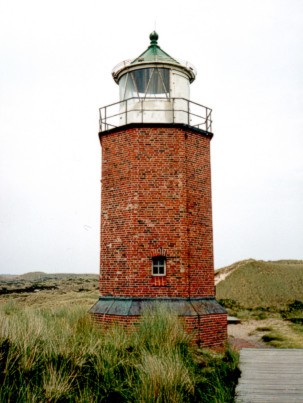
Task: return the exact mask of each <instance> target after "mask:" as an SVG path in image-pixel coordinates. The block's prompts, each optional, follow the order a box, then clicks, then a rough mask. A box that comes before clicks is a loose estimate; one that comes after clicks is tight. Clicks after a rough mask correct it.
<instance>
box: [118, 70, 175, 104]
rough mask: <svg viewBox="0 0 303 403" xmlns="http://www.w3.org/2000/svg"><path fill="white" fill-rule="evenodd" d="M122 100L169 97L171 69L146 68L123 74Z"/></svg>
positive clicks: (120, 84) (121, 84)
mask: <svg viewBox="0 0 303 403" xmlns="http://www.w3.org/2000/svg"><path fill="white" fill-rule="evenodd" d="M119 87H120V100H124V99H129V98H133V97H138V98H169V90H170V86H169V69H165V68H158V67H152V68H145V69H139V70H134V71H131V72H128V73H126V74H125V75H123V76H122V77H121V79H120V81H119Z"/></svg>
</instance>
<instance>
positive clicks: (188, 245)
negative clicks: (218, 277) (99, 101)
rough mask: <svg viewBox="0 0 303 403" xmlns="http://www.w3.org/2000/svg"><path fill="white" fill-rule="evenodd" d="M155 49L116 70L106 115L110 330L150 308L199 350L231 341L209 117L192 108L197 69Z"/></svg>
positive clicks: (104, 275)
mask: <svg viewBox="0 0 303 403" xmlns="http://www.w3.org/2000/svg"><path fill="white" fill-rule="evenodd" d="M150 40H151V42H150V46H149V47H148V48H147V50H146V51H145V52H143V53H142V54H141V55H140V56H139V57H137V58H136V59H134V60H127V61H125V62H122V63H120V64H119V65H118V66H116V67H115V68H114V70H113V73H112V74H113V78H114V80H115V82H116V83H117V84H118V85H119V90H120V101H119V102H117V103H115V104H112V105H108V106H106V107H103V108H101V109H100V132H99V137H100V142H101V147H102V198H101V199H102V200H101V258H100V294H101V296H100V298H99V300H98V302H97V303H96V304H95V305H94V306H93V307H92V308H91V310H90V313H91V314H92V315H93V316H94V319H95V320H97V321H99V322H101V323H104V324H108V323H113V322H119V323H123V324H126V325H127V324H132V323H135V322H137V321H138V320H139V318H140V315H141V313H142V311H143V310H144V308H146V307H149V306H152V305H153V304H155V303H157V304H161V303H163V304H166V305H168V306H170V307H171V308H172V309H174V310H176V312H177V313H178V315H180V316H181V317H182V319H183V321H184V323H185V326H186V327H187V329H188V330H189V331H191V332H192V333H193V334H194V337H195V339H196V341H197V342H199V343H200V344H201V345H202V346H204V347H219V346H222V345H223V344H224V342H225V341H226V329H227V315H226V312H225V310H224V309H223V308H222V307H221V306H220V305H219V304H218V302H217V301H216V299H215V286H214V263H213V231H212V200H211V170H210V140H211V138H212V136H213V134H212V129H211V109H209V108H206V107H204V106H202V105H199V104H197V103H194V102H192V101H190V97H189V85H190V83H191V82H193V81H194V79H195V76H196V72H195V69H194V68H193V67H192V66H191V65H190V64H188V63H185V62H179V61H177V60H175V59H173V58H172V57H170V56H169V55H168V54H167V53H166V52H164V51H163V50H162V49H161V48H160V47H159V46H158V35H157V33H156V32H153V33H152V34H151V35H150Z"/></svg>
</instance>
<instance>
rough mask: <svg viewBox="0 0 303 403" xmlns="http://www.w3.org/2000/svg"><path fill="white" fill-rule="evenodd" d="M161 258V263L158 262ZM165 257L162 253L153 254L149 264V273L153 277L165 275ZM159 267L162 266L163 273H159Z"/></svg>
mask: <svg viewBox="0 0 303 403" xmlns="http://www.w3.org/2000/svg"><path fill="white" fill-rule="evenodd" d="M160 259H162V261H163V263H162V262H160ZM166 260H167V259H166V257H165V256H163V255H158V256H153V257H152V264H151V274H152V276H154V277H165V276H166ZM160 268H163V273H159V271H160Z"/></svg>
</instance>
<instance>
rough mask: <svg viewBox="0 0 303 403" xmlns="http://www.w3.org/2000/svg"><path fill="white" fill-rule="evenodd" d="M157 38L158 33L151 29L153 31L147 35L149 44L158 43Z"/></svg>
mask: <svg viewBox="0 0 303 403" xmlns="http://www.w3.org/2000/svg"><path fill="white" fill-rule="evenodd" d="M158 38H159V35H158V34H157V32H156V31H153V32H152V33H151V34H150V35H149V39H150V44H151V45H157V44H158Z"/></svg>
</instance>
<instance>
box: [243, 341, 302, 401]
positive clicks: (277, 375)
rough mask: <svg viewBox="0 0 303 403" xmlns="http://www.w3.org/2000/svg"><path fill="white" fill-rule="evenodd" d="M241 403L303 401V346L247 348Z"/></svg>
mask: <svg viewBox="0 0 303 403" xmlns="http://www.w3.org/2000/svg"><path fill="white" fill-rule="evenodd" d="M240 370H241V377H240V378H239V383H238V386H237V388H236V399H235V401H236V402H237V403H255V402H256V403H257V402H258V403H260V402H262V403H267V402H275V403H293V402H296V403H299V402H303V349H274V348H272V349H259V348H244V349H242V350H241V352H240Z"/></svg>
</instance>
